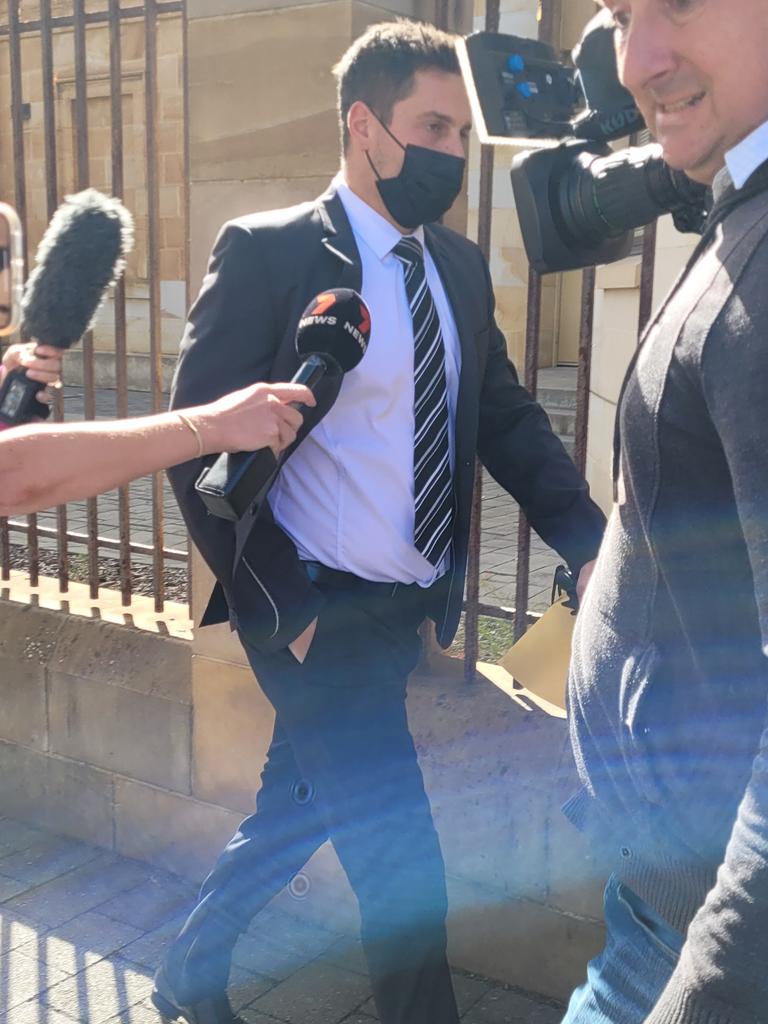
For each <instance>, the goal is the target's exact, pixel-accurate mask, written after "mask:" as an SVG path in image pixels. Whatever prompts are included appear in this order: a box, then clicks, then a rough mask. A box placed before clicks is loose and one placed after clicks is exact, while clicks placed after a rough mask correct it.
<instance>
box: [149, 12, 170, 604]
mask: <svg viewBox="0 0 768 1024" xmlns="http://www.w3.org/2000/svg"><path fill="white" fill-rule="evenodd" d="M144 52H145V60H146V65H145V69H146V70H145V76H144V97H145V121H146V149H147V154H146V155H147V207H148V210H149V221H148V236H147V278H148V280H149V318H150V320H149V351H150V361H151V374H152V412H160V411H161V410H162V405H163V364H162V339H161V322H160V258H159V234H158V228H159V221H160V189H159V185H158V180H157V2H156V0H147V4H146V8H145V15H144ZM163 528H164V522H163V476H162V474H161V473H155V474H154V476H153V478H152V536H153V540H154V557H153V568H154V580H155V587H154V589H155V611H157V612H161V611H162V610H163V607H164V604H165V561H164V559H163V539H164V537H163V534H164V530H163Z"/></svg>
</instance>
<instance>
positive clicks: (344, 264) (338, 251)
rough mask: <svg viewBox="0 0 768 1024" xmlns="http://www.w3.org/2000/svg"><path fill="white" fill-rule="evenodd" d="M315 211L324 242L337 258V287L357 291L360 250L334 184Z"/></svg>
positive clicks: (360, 279) (360, 276)
mask: <svg viewBox="0 0 768 1024" xmlns="http://www.w3.org/2000/svg"><path fill="white" fill-rule="evenodd" d="M317 210H318V213H319V214H320V219H321V221H322V223H323V238H322V242H323V245H324V246H325V248H326V249H327V250H328V252H330V253H331V254H332V255H333V256H335V257H336V259H337V260H339V265H340V273H339V280H338V282H337V284H336V287H338V288H354V290H355V291H356V292H359V291H360V290H361V289H362V287H363V269H362V266H361V264H360V253H359V252H358V251H357V244H356V243H355V236H354V235H353V233H352V228H351V227H350V224H349V220H348V219H347V214H346V212H345V210H344V205H343V203H342V201H341V199H340V198H339V195H338V193H337V192H336V190H335V189H334V188H333V187H331V188H330V189H329V190H328V192H326V193H325V195H323V196H321V197H320V199H319V200H318V201H317Z"/></svg>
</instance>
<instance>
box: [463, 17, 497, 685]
mask: <svg viewBox="0 0 768 1024" xmlns="http://www.w3.org/2000/svg"><path fill="white" fill-rule="evenodd" d="M500 17H501V15H500V3H499V0H486V8H485V30H486V32H498V31H499V22H500ZM493 157H494V154H493V147H492V146H481V149H480V194H479V198H478V223H477V244H478V246H479V247H480V251H481V252H482V254H483V256H484V257H485V258H486V260H488V261H490V254H491V221H492V219H493V164H494V159H493ZM474 472H475V487H474V492H473V498H472V518H471V523H470V530H469V549H468V553H467V586H466V601H465V605H464V609H465V610H464V679H465V681H466V682H468V683H471V682H473V681H474V679H475V675H476V672H477V661H478V655H479V648H480V633H479V622H478V619H479V615H480V547H481V537H482V507H483V474H482V466H481V465H480V462H479V461H478V460H477V459H476V460H475V470H474Z"/></svg>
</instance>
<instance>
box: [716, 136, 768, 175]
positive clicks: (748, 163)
mask: <svg viewBox="0 0 768 1024" xmlns="http://www.w3.org/2000/svg"><path fill="white" fill-rule="evenodd" d="M766 160H768V121H766V122H765V123H764V124H761V125H760V127H759V128H756V129H755V130H754V131H753V132H751V133H750V134H749V135H747V137H746V138H745V139H742V140H741V142H739V143H738V144H737V145H735V146H734V147H733V149H729V150H728V152H727V153H726V154H725V164H726V167H727V168H728V173H729V174H730V176H731V179H732V181H733V184H734V185H735V186H736V188H743V187H744V185H746V183H747V181H748V180H749V179H750V178H751V177H752V175H753V174H754V173H755V171H756V170H757V169H758V167H760V166H761V165H762V164H764V163H765V161H766Z"/></svg>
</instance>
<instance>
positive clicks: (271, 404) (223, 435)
mask: <svg viewBox="0 0 768 1024" xmlns="http://www.w3.org/2000/svg"><path fill="white" fill-rule="evenodd" d="M291 403H294V404H293V405H292V404H291ZM299 404H300V405H303V406H313V405H314V404H315V396H314V395H313V394H312V392H311V391H310V390H309V388H307V387H304V386H303V385H301V384H251V385H250V386H249V387H247V388H242V389H241V390H240V391H233V392H232V393H231V394H229V395H224V397H223V398H219V399H218V400H217V401H215V402H211V403H210V404H209V405H201V406H198V407H197V408H195V409H185V410H184V412H183V415H184V417H185V419H187V420H191V421H192V424H193V426H194V429H195V430H196V431H197V432H198V434H199V436H200V440H201V445H202V449H203V452H204V454H208V453H209V452H212V453H216V454H218V453H219V452H242V451H252V450H255V449H258V448H261V447H264V448H269V449H270V450H271V451H272V452H274V454H275V455H279V454H280V452H282V451H284V450H285V449H286V448H289V447H290V446H291V445H292V444H293V442H294V441H295V440H296V434H297V433H298V431H299V428H300V427H301V424H302V423H303V421H304V417H303V416H302V414H301V413H300V412H299V411H298V409H297V408H295V406H296V405H299ZM177 415H178V414H177Z"/></svg>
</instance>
